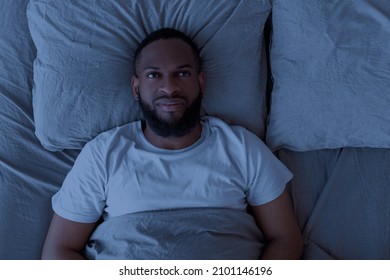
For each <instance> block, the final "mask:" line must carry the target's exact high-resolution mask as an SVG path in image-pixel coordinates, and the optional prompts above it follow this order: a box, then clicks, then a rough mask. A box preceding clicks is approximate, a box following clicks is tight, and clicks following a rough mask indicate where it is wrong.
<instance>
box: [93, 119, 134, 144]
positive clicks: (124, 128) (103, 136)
mask: <svg viewBox="0 0 390 280" xmlns="http://www.w3.org/2000/svg"><path fill="white" fill-rule="evenodd" d="M139 126H140V123H139V121H135V122H131V123H127V124H124V125H121V126H118V127H114V128H112V129H110V130H107V131H104V132H102V133H100V134H99V135H97V136H96V137H95V138H94V139H92V140H91V141H89V142H88V143H87V145H88V146H90V147H95V146H98V147H102V146H108V145H111V144H112V143H113V142H117V141H121V140H122V139H124V138H126V139H128V140H131V139H133V138H135V136H136V135H137V133H138V132H137V129H138V127H139Z"/></svg>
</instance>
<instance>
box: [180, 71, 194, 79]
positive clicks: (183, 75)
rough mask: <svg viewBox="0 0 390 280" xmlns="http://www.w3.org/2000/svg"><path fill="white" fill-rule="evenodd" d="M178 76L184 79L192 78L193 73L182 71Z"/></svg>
mask: <svg viewBox="0 0 390 280" xmlns="http://www.w3.org/2000/svg"><path fill="white" fill-rule="evenodd" d="M177 75H178V76H179V77H182V78H184V77H189V76H191V72H190V71H185V70H182V71H179V72H177Z"/></svg>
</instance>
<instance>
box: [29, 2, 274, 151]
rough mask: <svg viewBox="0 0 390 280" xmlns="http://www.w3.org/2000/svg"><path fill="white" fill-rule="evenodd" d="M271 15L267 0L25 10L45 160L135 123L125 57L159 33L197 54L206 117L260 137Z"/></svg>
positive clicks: (129, 61)
mask: <svg viewBox="0 0 390 280" xmlns="http://www.w3.org/2000/svg"><path fill="white" fill-rule="evenodd" d="M270 9H271V5H270V3H269V1H268V0H262V1H244V0H241V1H239V0H236V1H209V0H201V1H191V0H186V1H183V0H182V1H154V0H150V1H125V0H122V1H114V0H110V1H93V0H88V1H69V0H67V1H65V0H58V1H56V0H31V1H30V5H29V7H28V11H27V12H28V20H29V27H30V32H31V35H32V38H33V40H34V43H35V45H36V48H37V58H36V60H35V63H34V89H33V108H34V119H35V126H36V135H37V137H38V138H39V139H40V141H41V143H42V145H43V146H44V147H45V148H47V149H49V150H52V151H58V150H62V149H80V148H82V147H83V146H84V144H85V143H86V142H87V141H89V140H91V139H92V138H93V137H95V136H96V135H97V134H99V133H101V132H102V131H105V130H108V129H110V128H113V127H115V126H119V125H122V124H124V123H127V122H130V121H133V120H136V119H139V118H140V117H141V113H140V110H139V108H138V105H137V103H136V102H135V101H134V100H133V96H132V93H131V84H130V81H131V76H132V74H133V53H134V51H135V49H136V47H137V45H138V43H139V42H140V41H141V40H142V39H143V38H144V37H145V36H146V35H147V34H148V33H149V32H151V31H154V30H156V29H158V28H161V27H173V28H177V29H179V30H181V31H183V32H185V33H187V34H188V35H189V36H190V37H192V38H193V39H194V41H195V42H196V43H197V45H198V46H199V47H200V48H201V49H202V51H201V56H202V59H203V60H204V70H205V73H206V89H205V97H204V106H203V110H204V112H205V113H206V114H209V115H214V116H217V117H221V118H222V119H224V120H225V121H227V122H229V123H231V124H238V125H242V126H244V127H246V128H248V129H249V130H251V131H253V132H254V133H255V134H257V135H258V136H259V137H263V136H264V126H265V116H266V114H265V113H266V112H265V101H264V99H265V80H266V79H264V72H263V71H264V69H265V68H264V60H263V59H262V42H263V28H264V24H265V21H266V19H267V17H268V15H269V13H270Z"/></svg>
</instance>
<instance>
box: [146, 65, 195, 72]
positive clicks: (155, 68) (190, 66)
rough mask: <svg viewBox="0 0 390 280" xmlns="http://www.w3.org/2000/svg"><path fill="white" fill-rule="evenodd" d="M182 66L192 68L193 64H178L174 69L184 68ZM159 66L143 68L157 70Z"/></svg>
mask: <svg viewBox="0 0 390 280" xmlns="http://www.w3.org/2000/svg"><path fill="white" fill-rule="evenodd" d="M184 68H192V69H194V66H192V65H191V64H183V65H180V66H178V67H176V69H184ZM159 69H160V67H157V66H146V67H145V68H144V71H145V70H159Z"/></svg>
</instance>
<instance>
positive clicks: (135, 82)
mask: <svg viewBox="0 0 390 280" xmlns="http://www.w3.org/2000/svg"><path fill="white" fill-rule="evenodd" d="M131 89H132V90H133V96H134V99H135V100H137V101H138V100H139V79H138V77H137V76H136V75H134V76H133V77H132V78H131Z"/></svg>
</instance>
